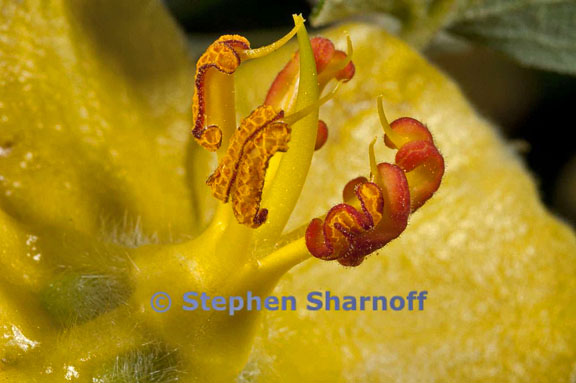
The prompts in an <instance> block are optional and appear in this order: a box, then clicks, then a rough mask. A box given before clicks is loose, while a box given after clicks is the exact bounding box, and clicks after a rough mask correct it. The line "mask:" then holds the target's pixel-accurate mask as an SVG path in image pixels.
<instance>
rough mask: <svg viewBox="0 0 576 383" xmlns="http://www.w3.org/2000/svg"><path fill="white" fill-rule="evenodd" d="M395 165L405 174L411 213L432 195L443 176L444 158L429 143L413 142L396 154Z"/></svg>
mask: <svg viewBox="0 0 576 383" xmlns="http://www.w3.org/2000/svg"><path fill="white" fill-rule="evenodd" d="M396 164H397V165H398V166H400V167H401V168H402V170H404V171H405V172H406V178H407V179H408V184H409V185H410V200H411V205H412V206H411V208H412V211H416V210H417V209H418V208H419V207H420V206H422V205H423V204H424V203H425V202H426V201H428V200H429V199H430V197H432V195H434V193H435V192H436V190H438V188H439V187H440V183H441V182H442V177H443V175H444V158H443V157H442V155H441V154H440V152H439V151H438V149H436V147H435V146H434V144H433V143H432V142H430V141H413V142H409V143H407V144H405V145H404V146H402V147H401V148H400V150H399V151H398V153H396Z"/></svg>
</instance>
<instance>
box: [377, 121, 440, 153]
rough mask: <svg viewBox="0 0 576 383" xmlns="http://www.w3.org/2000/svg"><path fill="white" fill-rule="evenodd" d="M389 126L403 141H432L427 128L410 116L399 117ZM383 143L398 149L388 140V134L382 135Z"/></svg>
mask: <svg viewBox="0 0 576 383" xmlns="http://www.w3.org/2000/svg"><path fill="white" fill-rule="evenodd" d="M390 127H391V128H392V129H393V130H394V132H395V133H397V134H398V136H400V137H401V138H402V140H403V142H411V141H430V142H434V140H433V139H432V134H430V131H429V130H428V128H427V127H426V126H425V125H424V124H422V123H421V122H420V121H418V120H416V119H414V118H411V117H401V118H399V119H397V120H395V121H393V122H392V123H391V124H390ZM384 143H385V144H386V146H388V147H389V148H391V149H398V148H397V147H396V145H394V143H392V141H391V140H390V138H389V137H388V136H384Z"/></svg>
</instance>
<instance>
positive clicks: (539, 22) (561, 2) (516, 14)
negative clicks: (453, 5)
mask: <svg viewBox="0 0 576 383" xmlns="http://www.w3.org/2000/svg"><path fill="white" fill-rule="evenodd" d="M458 19H459V22H457V23H456V24H454V25H453V26H451V27H450V31H452V32H453V33H455V34H457V35H461V36H464V37H466V38H468V39H470V40H473V41H479V42H482V43H485V44H487V45H489V46H491V47H493V48H496V49H498V50H500V51H502V52H504V53H506V54H508V55H510V56H512V57H513V58H514V59H516V60H518V61H519V62H521V63H523V64H526V65H529V66H534V67H537V68H542V69H548V70H552V71H556V72H561V73H569V74H573V75H575V74H576V1H574V0H485V1H482V2H481V3H479V4H477V5H475V6H472V7H469V8H467V9H466V10H465V11H464V12H462V13H461V14H460V15H459V17H458Z"/></svg>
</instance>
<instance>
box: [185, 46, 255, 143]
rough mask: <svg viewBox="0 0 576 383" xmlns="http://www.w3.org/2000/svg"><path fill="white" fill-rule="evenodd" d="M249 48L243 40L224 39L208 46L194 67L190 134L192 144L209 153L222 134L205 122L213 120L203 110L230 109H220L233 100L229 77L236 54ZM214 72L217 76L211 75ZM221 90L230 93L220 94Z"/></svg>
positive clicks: (234, 66) (233, 68)
mask: <svg viewBox="0 0 576 383" xmlns="http://www.w3.org/2000/svg"><path fill="white" fill-rule="evenodd" d="M249 48H250V43H249V42H248V40H246V39H245V38H244V37H242V36H238V35H224V36H222V37H220V38H219V39H218V40H216V41H215V42H214V43H212V45H210V46H209V47H208V49H206V52H204V54H203V55H202V56H200V59H199V60H198V62H197V63H196V81H195V87H196V89H195V92H194V97H193V99H192V114H193V119H194V128H193V129H192V134H193V135H194V138H195V139H196V141H197V142H198V143H199V144H200V145H202V146H203V147H204V148H206V149H207V150H209V151H215V150H217V149H218V148H220V145H221V143H222V130H221V127H220V126H219V125H218V124H216V123H212V122H213V121H208V120H209V119H210V117H213V116H212V115H213V113H209V111H208V110H207V109H208V108H214V109H216V108H226V109H228V108H229V107H230V106H229V105H222V104H223V103H227V102H226V100H225V98H226V97H230V96H232V97H233V94H232V93H233V79H232V78H230V77H229V75H231V74H233V73H234V72H235V71H236V69H237V68H238V66H239V65H240V63H241V58H240V52H242V51H243V50H246V49H249ZM214 69H216V70H217V72H214ZM221 88H224V89H229V90H231V91H229V92H222V91H221ZM226 93H231V95H230V94H228V95H227V94H226ZM232 106H233V105H232ZM232 119H233V118H232ZM218 120H220V119H218ZM216 122H221V121H216ZM228 125H231V126H234V125H235V121H232V122H229V123H228Z"/></svg>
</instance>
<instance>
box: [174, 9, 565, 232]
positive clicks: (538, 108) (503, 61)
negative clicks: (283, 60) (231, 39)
mask: <svg viewBox="0 0 576 383" xmlns="http://www.w3.org/2000/svg"><path fill="white" fill-rule="evenodd" d="M166 4H167V5H168V7H169V9H170V10H171V12H172V13H173V14H174V16H175V17H176V18H177V20H178V21H179V22H180V24H181V25H182V27H183V28H184V29H185V30H186V32H187V33H189V34H190V35H193V36H194V39H195V40H199V41H200V42H199V44H203V41H204V40H205V41H206V44H205V45H207V44H209V43H210V41H211V40H213V39H214V38H215V37H217V36H218V35H220V34H224V33H240V34H245V35H246V36H247V37H248V38H249V39H250V40H251V41H253V43H254V45H258V44H257V39H258V37H259V36H266V35H267V34H268V33H274V34H275V35H276V36H278V35H281V34H283V33H284V32H285V31H286V30H287V29H289V28H291V27H292V26H293V24H292V18H291V14H293V13H302V14H303V16H304V17H305V18H306V19H308V18H309V15H310V11H311V9H310V5H309V4H308V2H306V1H304V0H291V1H269V0H268V1H261V0H260V1H259V0H242V1H239V0H166ZM424 53H425V54H426V55H427V56H428V57H429V59H431V60H432V61H433V62H434V63H435V64H436V65H438V66H439V67H440V68H441V69H442V70H444V71H445V72H447V73H448V74H449V75H450V76H451V77H453V78H454V79H455V80H456V81H457V82H458V83H459V84H460V86H461V88H462V89H463V91H464V93H465V94H466V95H467V97H468V98H469V99H470V101H471V102H472V103H473V104H474V105H475V106H476V108H477V109H478V110H479V112H480V113H481V114H482V115H484V116H485V117H487V118H488V119H490V120H492V121H493V122H494V123H495V124H496V125H498V126H499V127H500V128H501V130H502V132H503V134H504V136H505V137H507V138H508V139H509V140H510V141H511V142H512V143H513V144H514V146H515V147H516V148H517V150H518V152H519V153H520V154H521V155H522V156H523V157H524V158H525V161H526V163H527V165H528V167H529V168H530V170H531V171H532V173H533V175H534V177H535V179H536V180H537V182H538V186H539V189H540V192H541V195H542V199H543V200H544V202H545V203H546V204H547V205H548V206H549V207H550V208H551V209H552V210H553V211H554V212H555V213H556V214H558V215H560V216H563V217H564V218H565V219H566V220H568V221H570V222H571V223H572V224H576V150H575V149H574V148H575V144H574V139H573V138H572V137H573V136H572V134H573V133H572V132H573V130H575V128H576V123H574V117H573V116H574V114H575V112H576V78H574V77H570V76H565V75H559V74H555V73H550V72H544V71H539V70H534V69H528V68H525V67H521V66H520V65H518V64H516V63H514V62H512V61H511V60H509V59H508V58H506V57H504V56H503V55H501V54H499V53H497V52H494V51H491V50H489V49H487V48H483V47H478V46H476V47H473V48H470V49H465V50H452V51H450V50H445V49H439V48H438V47H435V46H434V45H433V46H432V47H431V48H429V49H428V50H427V51H426V52H424ZM571 138H572V139H571Z"/></svg>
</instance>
